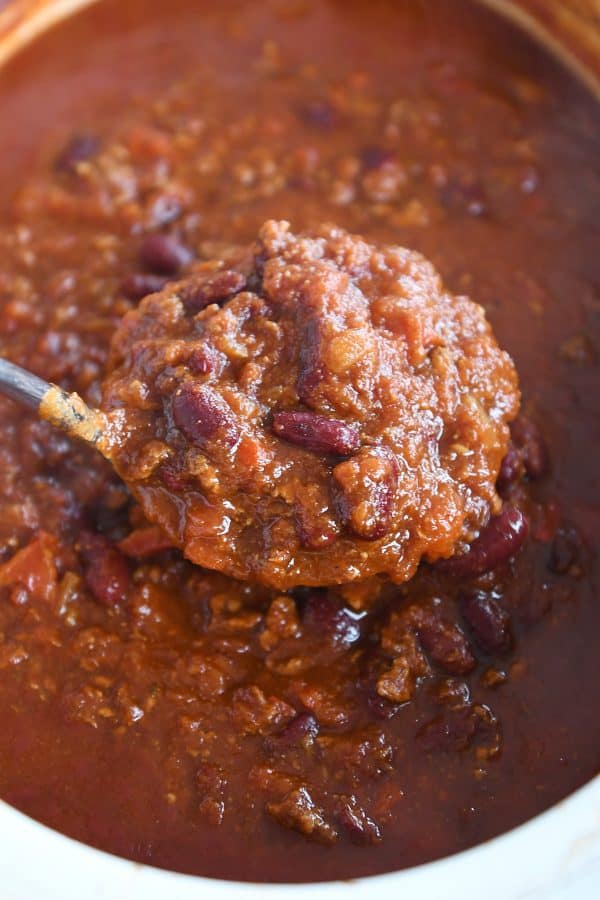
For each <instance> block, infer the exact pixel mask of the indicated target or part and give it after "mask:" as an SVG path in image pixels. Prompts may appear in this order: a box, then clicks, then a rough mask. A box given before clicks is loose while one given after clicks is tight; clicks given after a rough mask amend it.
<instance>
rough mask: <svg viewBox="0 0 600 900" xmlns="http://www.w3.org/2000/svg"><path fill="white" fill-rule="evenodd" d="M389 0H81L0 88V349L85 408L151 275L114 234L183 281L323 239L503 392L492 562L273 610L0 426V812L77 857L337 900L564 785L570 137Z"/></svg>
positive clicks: (507, 47) (572, 654)
mask: <svg viewBox="0 0 600 900" xmlns="http://www.w3.org/2000/svg"><path fill="white" fill-rule="evenodd" d="M458 5H460V7H461V9H460V15H457V6H458ZM406 6H408V5H400V4H397V3H392V2H390V3H384V2H372V3H369V4H366V3H364V4H363V3H359V2H351V3H348V2H345V3H341V2H339V3H335V2H328V3H317V2H313V3H311V2H307V3H299V4H297V3H285V2H268V3H264V4H260V5H257V4H255V3H243V2H239V3H233V2H231V3H225V4H208V3H206V4H198V3H191V2H183V0H174V2H172V3H170V4H169V5H168V9H165V8H164V4H158V3H148V2H144V3H142V2H139V0H133V2H128V3H127V4H126V7H127V11H126V13H125V12H124V11H123V7H124V4H122V3H117V2H115V0H107V2H104V3H102V4H100V5H99V6H98V7H97V8H93V9H91V10H89V11H87V12H85V13H84V14H82V15H81V16H79V17H78V18H77V19H74V20H73V21H71V22H69V23H67V24H65V25H62V26H61V27H60V28H59V29H58V30H57V31H56V32H55V33H53V34H49V35H48V36H46V37H44V38H43V39H41V40H40V41H39V42H38V43H37V44H36V45H34V46H33V47H32V48H30V49H29V50H28V51H26V52H25V53H24V54H23V55H22V56H21V57H20V58H19V59H17V60H15V61H14V62H13V63H11V64H10V66H8V67H7V68H6V69H5V70H3V72H2V78H1V80H0V109H1V110H2V117H3V121H9V122H11V123H12V124H13V128H12V130H11V131H10V132H9V133H7V131H6V130H4V131H3V134H2V137H1V139H0V146H1V148H2V153H1V154H0V182H1V184H2V186H3V190H2V203H1V207H2V209H3V213H2V223H1V226H0V250H1V259H2V263H1V267H0V302H1V303H2V316H1V317H0V352H2V354H4V355H6V356H9V357H10V358H11V359H13V360H14V361H16V362H20V363H21V364H26V365H28V366H29V367H30V368H32V369H34V370H35V371H36V372H39V373H40V374H41V375H43V376H44V377H46V378H48V379H51V380H54V381H57V382H59V383H60V384H61V385H62V386H64V387H65V388H68V389H76V390H78V391H79V392H80V393H81V394H82V395H83V396H84V397H85V398H86V399H87V400H88V401H90V402H93V403H97V402H98V401H99V396H100V394H99V392H100V383H101V381H102V379H103V377H104V374H105V366H106V358H107V350H108V344H109V341H110V338H111V336H112V333H113V332H114V329H115V327H116V325H117V323H118V321H119V319H120V317H121V316H122V315H123V313H125V312H126V311H127V310H128V309H130V308H131V307H132V306H133V305H134V304H135V302H136V300H135V299H134V297H135V295H136V294H137V295H138V297H139V296H143V294H144V293H146V290H148V289H158V288H159V287H160V286H161V284H162V282H161V278H163V279H164V277H166V275H169V274H170V272H166V274H165V270H166V269H168V268H169V269H177V268H178V267H179V266H182V267H185V265H186V259H185V255H184V256H182V257H181V258H180V259H179V258H178V260H176V261H175V263H174V262H173V261H172V260H171V261H170V262H168V265H167V263H166V262H165V260H164V256H163V258H162V262H160V261H159V262H158V264H157V260H156V254H154V256H153V257H152V258H150V259H149V258H148V257H147V255H146V256H144V252H143V241H144V234H147V233H158V232H169V233H171V234H174V235H176V236H177V240H178V241H179V242H180V244H181V243H183V244H185V245H186V246H190V247H192V248H193V251H194V253H195V254H198V255H200V256H201V257H202V256H203V257H206V258H211V257H212V256H214V255H218V252H219V248H220V247H222V242H223V238H224V235H225V236H226V239H227V242H228V243H231V242H236V243H246V242H248V241H251V240H252V239H253V237H254V236H255V234H256V232H257V229H258V228H259V227H260V225H261V223H262V222H263V221H264V220H265V219H268V218H275V219H280V218H285V219H288V220H290V221H291V222H292V223H293V225H294V228H295V229H297V230H303V229H311V228H315V227H317V226H318V225H319V223H321V222H323V221H333V222H336V223H337V224H339V225H340V226H342V227H343V228H346V229H348V230H349V231H351V232H357V233H362V234H364V235H365V236H366V237H368V239H369V240H373V241H379V240H381V241H386V242H388V243H394V244H401V245H403V246H406V247H410V248H414V249H416V250H419V251H421V252H422V253H424V254H425V255H426V256H427V257H429V258H430V259H431V260H432V261H433V263H434V264H435V265H436V267H437V268H438V269H439V270H440V272H441V273H442V275H443V278H444V281H445V283H446V284H447V286H448V289H449V290H451V291H453V292H454V293H456V294H461V293H467V294H469V296H471V297H472V298H473V299H474V300H476V301H477V302H479V303H481V304H482V305H483V306H484V307H485V309H486V313H487V315H488V317H489V319H490V321H491V323H492V325H493V328H494V332H495V334H496V335H497V337H498V341H499V343H500V345H501V346H502V347H505V348H506V349H507V350H508V351H509V352H510V353H511V355H512V357H513V359H514V360H515V363H516V366H517V369H518V372H519V376H520V382H521V388H522V393H523V398H524V400H523V407H524V417H522V418H521V419H519V420H517V423H516V425H515V426H514V427H513V436H512V441H513V445H512V448H511V450H509V455H508V456H507V458H506V460H505V463H504V464H503V468H502V470H501V475H500V482H499V489H500V492H501V494H502V495H503V496H504V497H505V499H506V501H507V502H506V505H505V512H504V513H503V515H504V517H505V518H504V519H503V520H502V522H500V525H498V523H497V524H496V526H495V527H496V528H497V529H498V528H500V526H503V527H504V526H506V527H505V529H504V532H503V534H504V539H506V540H507V541H508V544H510V542H511V541H512V540H513V537H514V535H515V534H516V535H517V536H518V537H519V541H520V540H521V539H522V538H523V535H524V532H523V526H522V522H521V519H520V518H519V517H520V515H521V514H520V513H519V512H518V510H519V509H521V510H523V511H524V512H525V513H526V515H527V517H528V519H529V536H528V538H527V539H526V541H525V544H524V546H523V548H522V550H521V552H520V553H519V554H518V555H517V556H516V557H515V559H514V561H512V562H509V563H506V561H502V557H503V555H504V556H505V555H506V554H503V553H502V552H500V551H498V546H499V544H498V542H497V541H496V543H495V544H491V545H490V543H489V538H488V539H487V540H488V544H487V545H486V541H485V539H484V537H483V535H482V537H480V538H479V539H478V541H479V543H476V544H475V545H474V547H473V550H472V554H473V555H472V556H471V561H470V571H468V572H467V573H466V574H467V575H469V576H471V577H470V580H467V579H466V577H465V571H464V563H463V569H462V570H461V569H460V567H459V570H458V571H457V570H456V567H455V568H454V571H452V568H451V567H450V568H449V569H446V570H443V569H441V570H437V571H436V570H434V569H433V568H431V567H430V568H426V567H423V568H422V570H421V571H420V572H419V574H417V576H416V578H415V579H413V581H412V582H410V583H409V584H408V585H407V586H405V587H403V588H400V587H388V588H384V589H383V590H382V591H379V587H380V585H379V584H369V585H367V587H366V588H365V589H364V590H363V591H361V589H359V588H356V587H355V588H353V589H351V590H347V591H342V592H338V593H336V594H334V593H333V592H329V593H328V592H318V591H296V592H295V593H294V595H286V594H273V593H269V591H268V590H266V589H258V588H251V587H244V586H240V585H238V584H236V583H235V582H232V581H229V580H228V579H226V578H224V577H221V576H217V575H212V574H209V573H205V572H203V571H201V570H200V569H194V567H192V566H190V565H189V564H188V563H185V562H183V561H182V559H181V557H180V555H179V554H178V553H177V552H175V551H170V550H165V549H161V548H160V538H159V536H158V535H157V534H156V532H153V531H152V530H148V528H147V526H146V523H145V522H144V521H143V519H141V518H140V515H139V511H138V510H136V508H135V507H133V506H132V505H131V504H130V502H129V500H128V496H127V494H126V492H125V490H124V489H123V488H122V487H121V486H120V485H119V483H118V481H117V480H116V479H115V478H114V476H112V474H111V472H110V470H109V469H108V467H107V466H105V465H104V463H103V462H102V461H101V460H99V459H96V457H95V456H93V455H92V454H91V453H89V454H88V453H87V452H86V451H85V450H84V449H82V448H80V447H75V446H74V445H72V444H70V443H69V442H68V441H67V440H66V439H64V438H63V437H62V436H60V435H58V434H56V433H54V432H52V431H51V429H50V428H49V427H47V426H46V425H44V424H41V423H37V422H35V421H34V420H32V419H30V418H28V417H27V416H26V415H25V414H24V413H23V412H22V411H21V410H18V409H17V408H16V407H14V406H13V405H11V404H10V403H9V402H8V401H2V407H1V411H2V421H3V431H2V438H1V441H0V454H1V466H0V476H1V478H0V504H1V511H0V536H1V538H2V566H1V567H0V585H1V590H2V597H1V600H0V636H1V641H0V670H1V671H0V713H1V716H2V729H0V795H1V796H2V797H3V798H4V799H6V800H8V801H9V802H10V803H12V804H14V805H15V806H16V807H18V808H19V809H22V810H23V811H25V812H27V813H29V814H31V815H33V816H35V817H37V818H39V819H40V820H42V821H43V822H45V823H47V824H49V825H51V826H53V827H55V828H58V829H60V830H62V831H64V832H65V833H67V834H69V835H72V836H75V837H77V838H79V839H81V840H84V841H87V842H89V843H91V844H93V845H95V846H99V847H102V848H103V849H106V850H110V851H112V852H115V853H120V854H122V855H125V856H128V857H130V858H133V859H136V860H140V861H143V862H149V863H152V864H155V865H159V866H164V867H168V868H174V869H178V870H181V871H186V872H193V873H199V874H205V875H213V876H217V877H226V878H241V879H258V880H267V881H269V880H270V881H274V880H280V881H303V880H306V878H307V875H308V873H309V874H310V878H312V879H327V878H334V877H340V878H346V877H351V876H357V875H365V874H371V873H375V872H381V871H386V870H393V869H397V868H401V867H404V866H409V865H413V864H416V863H419V862H423V861H425V860H429V859H432V858H436V857H439V856H442V855H445V854H448V853H451V852H455V851H457V850H461V849H463V848H465V847H468V846H470V845H473V844H475V843H477V842H479V841H481V840H484V839H486V838H488V837H491V836H493V835H495V834H498V833H500V832H502V831H504V830H506V829H507V828H510V827H512V826H514V825H516V824H518V823H519V822H522V821H524V820H525V819H527V818H528V817H530V816H532V815H534V814H535V813H537V812H539V811H540V810H542V809H544V808H546V807H548V806H549V805H550V804H552V803H554V802H556V801H557V800H559V799H560V798H562V797H564V796H565V795H567V794H568V793H569V792H570V791H572V790H573V789H575V788H576V787H578V786H580V785H581V784H583V783H584V782H585V781H586V780H588V779H589V778H590V777H592V776H593V775H594V774H595V773H596V772H598V769H599V764H600V749H599V748H600V720H599V718H598V716H597V709H598V703H599V700H600V687H599V683H598V678H597V654H596V653H595V647H594V635H595V634H597V633H598V628H599V626H600V608H599V606H598V602H597V594H598V581H597V563H596V547H597V539H598V524H597V523H598V495H599V490H600V489H599V486H598V478H597V466H596V461H595V458H594V454H593V452H589V449H590V448H594V447H596V446H598V443H599V441H600V417H599V416H598V412H599V410H598V405H599V404H598V370H597V354H598V347H599V339H600V335H599V328H598V304H599V302H600V297H599V295H598V284H599V283H600V268H599V263H598V254H597V241H598V212H597V209H596V208H595V207H597V203H596V202H595V198H596V197H597V196H598V190H599V187H600V183H599V181H600V179H599V171H598V159H600V152H599V151H600V144H599V141H598V126H599V115H598V111H597V108H596V107H595V105H594V104H593V102H592V101H591V99H589V98H588V97H586V95H585V94H584V92H583V90H582V89H580V88H579V87H578V86H577V85H575V84H574V83H573V82H572V81H571V80H570V78H569V77H568V76H567V75H566V74H565V73H564V72H563V71H562V70H560V69H559V68H558V67H557V66H555V65H554V64H553V63H552V62H551V61H549V60H548V59H547V58H546V57H545V56H544V55H543V54H542V53H541V52H540V51H538V50H536V49H535V48H534V47H532V46H531V45H530V43H529V42H528V41H527V40H525V39H524V38H522V37H519V36H518V35H517V34H516V33H515V32H514V31H513V30H512V29H510V28H509V27H508V26H505V25H503V24H502V23H501V22H499V21H498V20H497V19H496V18H494V17H493V16H492V15H491V14H488V13H484V12H481V11H478V10H476V9H475V8H474V7H472V6H470V5H468V4H467V3H464V4H463V3H460V4H457V3H455V2H452V3H451V2H441V0H436V2H428V3H427V4H410V8H409V9H407V8H405V7H406ZM167 34H168V40H167V39H166V38H165V37H164V35H167ZM390 35H393V36H394V40H393V41H392V40H390ZM100 38H101V39H100ZM108 60H110V64H108V62H107V61H108ZM42 84H43V85H44V89H43V91H42V90H41V89H40V85H42ZM74 134H77V135H79V138H78V140H77V141H76V142H75V143H73V142H72V136H73V135H74ZM116 144H120V145H122V146H123V147H124V148H125V150H124V152H123V157H122V159H123V166H122V168H120V169H116V168H111V169H110V171H107V170H103V171H99V169H98V168H97V167H95V165H96V164H95V163H94V158H95V155H97V154H98V153H99V152H100V151H99V147H100V146H103V147H111V146H113V145H116ZM65 147H67V148H68V149H67V150H65V149H64V148H65ZM174 148H177V149H176V150H174ZM99 158H100V157H99ZM165 159H166V160H168V161H169V162H167V163H165V162H164V160H165ZM87 160H89V161H90V167H89V168H88V169H87V170H86V168H85V166H86V161H87ZM82 162H83V164H84V168H83V170H79V169H78V168H77V167H78V166H80V164H81V163H82ZM90 173H91V174H90ZM90 179H91V181H90ZM86 185H87V187H86ZM90 185H92V187H90ZM174 196H176V202H174V201H173V197H174ZM165 198H166V199H165ZM163 249H164V247H163ZM171 249H173V248H172V247H171ZM177 252H178V251H175V254H176V255H177ZM161 270H162V271H161ZM532 423H537V426H539V427H536V425H535V424H532ZM540 427H541V432H542V433H543V440H542V437H541V436H540ZM545 448H547V449H545ZM507 529H508V530H507ZM507 535H508V538H507V537H506V536H507ZM511 546H513V545H511ZM517 546H518V543H515V544H514V547H513V549H514V548H516V547H517ZM495 553H496V556H494V554H495ZM498 554H499V555H498ZM490 560H491V561H492V564H494V565H496V563H498V562H499V561H500V564H499V565H498V566H497V568H495V569H494V571H493V572H491V573H485V572H484V573H483V574H480V573H481V572H483V570H484V569H486V568H488V567H489V565H490ZM308 832H310V834H308ZM315 838H316V839H315ZM357 844H359V846H356V845H357Z"/></svg>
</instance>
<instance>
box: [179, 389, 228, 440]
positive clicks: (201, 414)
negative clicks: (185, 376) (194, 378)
mask: <svg viewBox="0 0 600 900" xmlns="http://www.w3.org/2000/svg"><path fill="white" fill-rule="evenodd" d="M171 409H172V413H173V421H174V423H175V425H176V426H177V428H178V429H179V430H180V431H181V433H182V434H183V435H185V437H186V438H187V439H188V441H190V442H191V443H193V444H198V446H200V447H202V446H204V445H205V444H206V443H207V441H210V440H212V439H216V438H219V439H220V440H223V441H224V442H225V443H228V444H234V443H235V441H236V440H237V436H238V432H237V427H236V422H235V416H234V414H233V411H232V409H231V407H230V406H229V404H228V403H226V402H225V400H223V398H222V397H221V395H220V394H219V393H217V391H215V389H214V388H212V387H210V385H208V384H196V383H194V382H190V381H186V382H185V383H184V384H183V385H182V386H181V387H180V388H179V390H178V391H177V393H176V394H175V396H174V397H173V400H172V404H171Z"/></svg>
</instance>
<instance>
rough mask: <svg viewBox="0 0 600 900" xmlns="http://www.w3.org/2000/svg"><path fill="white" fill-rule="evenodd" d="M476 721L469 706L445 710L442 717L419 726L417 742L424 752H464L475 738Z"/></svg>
mask: <svg viewBox="0 0 600 900" xmlns="http://www.w3.org/2000/svg"><path fill="white" fill-rule="evenodd" d="M478 721H479V720H478V718H477V716H476V714H475V713H474V712H473V709H472V708H471V707H470V706H466V707H462V708H459V709H447V710H445V711H444V712H443V713H442V715H440V716H436V718H435V719H432V720H431V721H430V722H427V723H426V724H425V725H422V726H421V728H420V729H419V730H418V732H417V740H418V742H419V743H420V744H421V746H422V747H423V748H424V749H425V750H430V751H431V750H434V751H435V750H437V751H441V752H450V751H457V750H466V749H467V748H468V747H469V746H470V744H471V742H472V740H473V738H474V736H475V732H476V731H477V726H478Z"/></svg>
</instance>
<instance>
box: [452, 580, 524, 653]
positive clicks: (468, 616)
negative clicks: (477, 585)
mask: <svg viewBox="0 0 600 900" xmlns="http://www.w3.org/2000/svg"><path fill="white" fill-rule="evenodd" d="M460 606H461V610H462V614H463V616H464V618H465V620H466V622H467V623H468V625H469V628H470V629H471V631H472V632H473V635H474V636H475V639H476V641H477V643H478V644H479V645H480V646H481V647H482V649H483V650H486V651H487V652H488V653H506V652H507V651H508V650H510V648H511V646H512V634H511V630H510V616H509V615H508V613H507V612H506V610H505V609H503V608H502V607H501V606H500V604H499V603H498V601H497V600H496V599H495V598H494V597H493V596H491V595H490V594H486V593H485V592H484V591H474V592H473V593H471V594H465V595H464V596H463V597H461V600H460Z"/></svg>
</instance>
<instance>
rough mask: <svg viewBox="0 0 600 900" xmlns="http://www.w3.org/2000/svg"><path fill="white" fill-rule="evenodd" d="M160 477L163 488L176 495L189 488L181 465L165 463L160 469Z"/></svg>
mask: <svg viewBox="0 0 600 900" xmlns="http://www.w3.org/2000/svg"><path fill="white" fill-rule="evenodd" d="M160 477H161V479H162V481H163V482H164V484H165V486H166V487H167V488H168V489H169V490H170V491H173V493H174V494H178V493H180V492H181V491H184V490H185V489H186V488H187V487H189V477H188V475H187V473H186V471H185V469H184V468H183V463H181V462H180V463H179V464H178V463H177V462H171V461H169V462H166V463H164V464H163V465H162V466H161V467H160Z"/></svg>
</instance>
